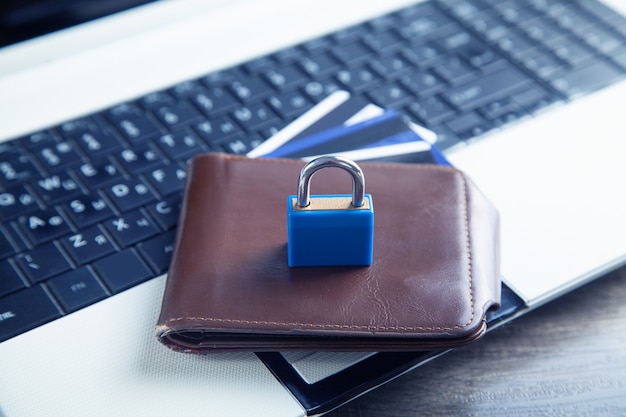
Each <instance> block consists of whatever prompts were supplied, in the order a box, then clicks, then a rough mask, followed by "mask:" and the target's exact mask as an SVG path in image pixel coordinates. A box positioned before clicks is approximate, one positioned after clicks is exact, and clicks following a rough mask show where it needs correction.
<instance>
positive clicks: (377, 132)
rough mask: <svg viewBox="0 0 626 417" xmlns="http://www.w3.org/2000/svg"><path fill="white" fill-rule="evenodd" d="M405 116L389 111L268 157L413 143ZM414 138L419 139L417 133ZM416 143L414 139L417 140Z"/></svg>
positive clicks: (300, 141) (292, 144)
mask: <svg viewBox="0 0 626 417" xmlns="http://www.w3.org/2000/svg"><path fill="white" fill-rule="evenodd" d="M407 131H410V129H409V127H408V125H407V124H406V123H405V121H404V119H403V118H402V116H401V115H400V114H399V113H398V112H397V111H395V110H388V111H385V112H384V113H383V114H381V115H380V116H375V117H372V118H370V119H367V120H364V121H362V122H359V123H355V124H353V125H349V126H344V125H339V126H335V127H331V128H330V129H326V130H322V131H320V132H318V133H315V134H312V135H309V136H303V137H300V138H298V139H297V140H291V141H289V142H287V143H286V144H284V145H283V146H281V147H279V148H278V149H276V150H274V151H273V152H270V153H268V154H266V155H265V156H266V157H269V158H301V157H306V156H310V155H322V154H328V153H337V152H344V151H349V150H354V149H361V148H365V147H368V146H373V145H375V144H377V143H380V144H384V143H385V142H387V143H398V142H399V141H408V140H411V139H409V138H408V137H406V133H407ZM413 135H414V136H417V134H416V133H414V132H413ZM413 140H414V139H413Z"/></svg>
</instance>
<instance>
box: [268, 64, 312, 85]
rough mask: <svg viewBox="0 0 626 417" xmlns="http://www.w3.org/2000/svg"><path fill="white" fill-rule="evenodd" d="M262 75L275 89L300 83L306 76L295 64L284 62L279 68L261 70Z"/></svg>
mask: <svg viewBox="0 0 626 417" xmlns="http://www.w3.org/2000/svg"><path fill="white" fill-rule="evenodd" d="M263 77H265V79H266V80H267V81H268V82H269V83H270V84H272V85H273V86H274V87H275V88H276V89H281V90H282V89H285V88H290V87H293V86H296V85H300V84H302V83H304V82H305V81H306V79H307V78H308V77H306V75H305V74H304V73H303V72H302V71H301V70H300V68H298V67H297V66H296V64H293V63H290V64H284V65H282V66H281V67H280V68H273V69H270V70H268V71H264V72H263Z"/></svg>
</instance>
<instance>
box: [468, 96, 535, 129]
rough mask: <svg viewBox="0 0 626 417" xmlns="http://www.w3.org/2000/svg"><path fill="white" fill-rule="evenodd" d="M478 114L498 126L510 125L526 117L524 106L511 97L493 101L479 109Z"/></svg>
mask: <svg viewBox="0 0 626 417" xmlns="http://www.w3.org/2000/svg"><path fill="white" fill-rule="evenodd" d="M478 112H479V113H480V114H481V115H482V116H483V117H485V118H486V119H488V120H492V121H494V122H496V123H497V124H504V123H509V122H512V121H514V120H517V119H519V118H521V117H522V116H524V115H525V114H526V112H525V111H524V109H523V108H522V106H521V105H520V104H519V103H518V102H516V101H515V100H513V99H512V98H510V97H505V98H502V99H500V100H496V101H492V102H491V103H489V104H487V105H486V106H483V107H481V108H479V109H478Z"/></svg>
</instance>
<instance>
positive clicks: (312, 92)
mask: <svg viewBox="0 0 626 417" xmlns="http://www.w3.org/2000/svg"><path fill="white" fill-rule="evenodd" d="M340 89H341V87H340V86H339V82H338V81H336V80H335V79H334V78H328V79H325V80H316V81H311V82H309V83H306V84H305V86H304V88H303V90H304V92H305V93H306V95H307V96H308V97H310V98H311V100H313V101H314V102H316V103H317V102H319V101H321V100H322V99H323V98H326V97H327V96H329V95H330V94H332V93H334V92H335V91H338V90H340ZM278 97H280V96H278Z"/></svg>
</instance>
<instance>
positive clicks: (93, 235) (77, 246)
mask: <svg viewBox="0 0 626 417" xmlns="http://www.w3.org/2000/svg"><path fill="white" fill-rule="evenodd" d="M60 243H61V245H63V248H64V249H65V251H66V252H67V253H69V255H70V256H71V257H72V259H73V260H74V262H75V263H76V264H77V265H84V264H87V263H88V262H91V261H93V260H94V259H98V258H102V257H103V256H105V255H108V254H109V253H112V252H114V251H115V247H114V246H113V244H112V242H111V241H110V240H109V238H108V237H107V235H106V234H104V233H102V231H101V230H100V228H98V227H97V226H93V227H90V228H89V229H85V230H82V231H81V232H80V233H75V234H73V235H69V236H68V237H65V238H63V239H61V240H60Z"/></svg>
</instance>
